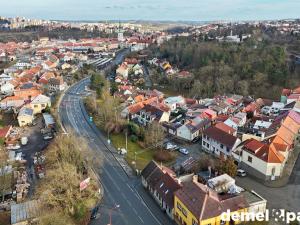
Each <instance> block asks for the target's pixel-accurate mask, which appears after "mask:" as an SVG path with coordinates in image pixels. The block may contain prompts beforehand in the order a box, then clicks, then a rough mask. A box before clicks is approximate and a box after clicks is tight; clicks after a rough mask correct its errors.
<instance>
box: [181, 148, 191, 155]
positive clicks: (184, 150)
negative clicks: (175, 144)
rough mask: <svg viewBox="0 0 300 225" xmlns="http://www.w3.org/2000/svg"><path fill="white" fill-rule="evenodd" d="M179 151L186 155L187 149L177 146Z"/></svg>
mask: <svg viewBox="0 0 300 225" xmlns="http://www.w3.org/2000/svg"><path fill="white" fill-rule="evenodd" d="M179 152H181V153H182V154H184V155H188V154H189V151H188V150H187V149H186V148H179Z"/></svg>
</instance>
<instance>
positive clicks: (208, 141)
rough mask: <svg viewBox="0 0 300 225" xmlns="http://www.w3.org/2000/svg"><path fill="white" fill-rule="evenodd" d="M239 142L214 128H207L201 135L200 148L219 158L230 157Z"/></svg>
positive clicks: (237, 139)
mask: <svg viewBox="0 0 300 225" xmlns="http://www.w3.org/2000/svg"><path fill="white" fill-rule="evenodd" d="M240 143H241V140H240V139H239V138H237V137H235V136H233V135H231V134H228V133H227V132H225V131H223V130H220V129H218V128H216V127H209V128H207V129H206V130H205V131H204V132H203V134H202V148H203V149H204V150H206V151H207V152H209V153H213V154H215V155H216V156H218V157H220V158H227V157H228V156H231V153H232V151H233V150H234V149H235V148H236V147H237V146H238V145H239V144H240Z"/></svg>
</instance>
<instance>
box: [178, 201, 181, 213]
mask: <svg viewBox="0 0 300 225" xmlns="http://www.w3.org/2000/svg"><path fill="white" fill-rule="evenodd" d="M177 208H178V209H179V210H180V211H181V209H182V207H181V205H180V204H179V202H177Z"/></svg>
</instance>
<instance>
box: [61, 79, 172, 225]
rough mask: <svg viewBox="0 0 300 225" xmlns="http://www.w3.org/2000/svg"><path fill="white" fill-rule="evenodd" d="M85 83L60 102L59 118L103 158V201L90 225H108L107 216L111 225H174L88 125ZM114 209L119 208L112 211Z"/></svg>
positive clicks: (101, 138)
mask: <svg viewBox="0 0 300 225" xmlns="http://www.w3.org/2000/svg"><path fill="white" fill-rule="evenodd" d="M88 83H89V80H88V79H86V80H83V81H81V82H79V83H77V84H76V85H74V86H72V87H71V88H69V90H68V91H67V92H66V93H65V95H64V97H63V98H62V102H61V105H60V108H59V115H60V118H61V121H62V125H63V126H64V127H65V129H66V131H67V132H75V133H76V134H77V135H79V136H82V137H85V138H86V139H87V141H88V143H89V145H90V147H91V149H92V150H93V151H94V153H95V155H97V156H101V158H103V166H102V167H101V169H100V170H99V171H97V172H99V175H100V180H101V183H102V185H103V187H104V201H103V203H102V204H101V207H100V213H99V217H98V218H97V219H96V220H92V221H91V224H97V225H102V224H103V225H106V224H108V223H109V214H110V212H111V213H112V224H114V225H126V224H128V225H143V224H145V225H169V224H174V223H173V222H171V221H170V220H169V219H168V218H167V217H166V215H165V214H164V213H162V211H161V210H160V209H159V207H158V206H157V205H156V204H155V203H154V202H153V200H152V199H151V198H150V197H149V196H148V195H147V193H145V190H143V189H142V188H141V185H140V182H139V180H138V179H136V178H133V177H128V176H127V175H126V173H125V172H124V170H123V168H122V167H121V166H120V164H119V163H118V162H117V161H116V159H115V157H114V155H113V154H112V153H111V152H110V151H109V150H108V148H107V146H106V143H105V142H104V141H103V140H104V139H103V137H100V136H99V133H97V132H95V130H94V129H93V127H92V126H91V124H89V123H90V122H89V120H88V119H87V118H86V115H85V114H86V112H85V109H84V108H83V107H82V101H81V94H82V93H84V89H85V86H86V85H88ZM141 196H142V197H141ZM145 201H146V202H145ZM115 205H120V207H119V208H118V209H116V210H113V211H111V210H110V209H111V208H113V207H114V206H115Z"/></svg>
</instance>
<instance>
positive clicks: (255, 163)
mask: <svg viewBox="0 0 300 225" xmlns="http://www.w3.org/2000/svg"><path fill="white" fill-rule="evenodd" d="M240 162H242V163H243V164H244V165H246V167H245V166H243V168H245V169H246V170H247V166H249V167H251V168H252V169H254V170H256V171H258V172H259V173H261V174H262V175H264V176H265V177H272V176H273V177H280V176H281V174H282V171H283V168H284V165H285V163H284V162H283V163H268V162H266V161H264V160H262V159H260V158H258V157H256V156H255V155H253V154H251V153H249V152H247V151H242V155H241V156H240Z"/></svg>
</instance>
